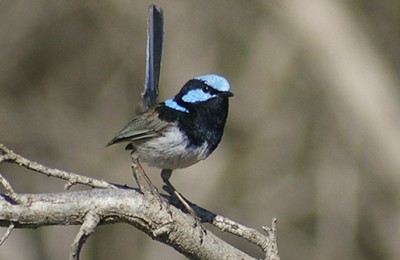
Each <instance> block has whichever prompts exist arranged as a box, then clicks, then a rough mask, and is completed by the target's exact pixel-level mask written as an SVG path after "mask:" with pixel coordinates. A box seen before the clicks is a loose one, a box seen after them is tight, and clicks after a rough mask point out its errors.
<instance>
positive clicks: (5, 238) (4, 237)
mask: <svg viewBox="0 0 400 260" xmlns="http://www.w3.org/2000/svg"><path fill="white" fill-rule="evenodd" d="M13 230H14V224H10V225H9V226H8V228H7V230H6V233H5V234H4V235H3V236H2V237H1V239H0V246H1V245H2V244H3V243H4V242H5V241H6V240H7V238H8V237H9V236H10V235H11V232H12V231H13Z"/></svg>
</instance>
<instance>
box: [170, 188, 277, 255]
mask: <svg viewBox="0 0 400 260" xmlns="http://www.w3.org/2000/svg"><path fill="white" fill-rule="evenodd" d="M163 189H164V190H165V191H167V192H168V193H169V194H170V195H171V196H172V198H171V203H173V204H174V205H177V206H178V204H179V202H178V200H174V196H173V190H171V189H170V187H168V186H164V187H163ZM184 200H186V202H187V203H188V204H189V205H190V207H191V208H192V209H193V210H194V211H195V212H196V214H197V215H198V216H199V217H200V218H201V220H202V221H204V222H208V223H210V224H212V225H213V226H215V227H217V228H218V229H220V230H221V231H222V232H228V233H231V234H233V235H236V236H238V237H241V238H243V239H245V240H247V241H249V242H250V243H252V244H254V245H256V246H258V247H260V248H261V250H262V251H263V252H266V253H267V252H269V251H270V248H271V246H272V244H271V243H275V244H276V236H275V234H276V233H274V232H276V218H273V222H272V223H273V226H272V228H273V229H270V228H269V227H263V229H264V230H266V228H267V229H268V230H266V231H267V232H268V236H265V235H263V234H262V233H261V232H259V231H258V230H256V229H253V228H248V227H246V226H243V225H241V224H239V223H237V222H235V221H233V220H231V219H229V218H226V217H223V216H221V215H217V214H215V213H213V212H211V211H208V210H206V209H204V208H202V207H200V206H198V205H196V204H193V203H191V202H190V201H189V200H187V199H186V198H184ZM276 252H277V250H276ZM274 259H279V258H274Z"/></svg>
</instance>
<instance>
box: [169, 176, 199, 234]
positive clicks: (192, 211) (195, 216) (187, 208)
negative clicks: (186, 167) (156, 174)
mask: <svg viewBox="0 0 400 260" xmlns="http://www.w3.org/2000/svg"><path fill="white" fill-rule="evenodd" d="M171 174H172V170H169V169H163V170H162V171H161V178H162V179H163V181H164V183H165V185H167V186H168V189H169V191H172V193H173V195H174V196H175V197H176V198H177V199H178V200H179V201H180V202H181V203H182V205H183V206H184V207H185V208H186V210H187V211H188V212H189V214H190V215H192V216H193V217H194V219H195V220H196V224H195V226H200V228H201V231H200V239H201V241H202V242H203V236H204V235H205V234H207V230H206V229H205V228H204V227H203V225H202V224H201V219H200V217H199V216H198V215H197V213H196V212H195V211H194V210H193V208H192V207H191V206H190V205H189V203H187V201H186V199H185V198H184V197H183V196H182V195H181V194H180V193H179V192H178V191H177V190H176V189H175V188H174V186H172V184H171V182H170V181H169V178H170V177H171Z"/></svg>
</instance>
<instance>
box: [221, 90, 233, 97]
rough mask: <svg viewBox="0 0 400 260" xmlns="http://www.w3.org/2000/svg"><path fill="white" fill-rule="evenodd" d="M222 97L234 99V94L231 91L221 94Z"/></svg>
mask: <svg viewBox="0 0 400 260" xmlns="http://www.w3.org/2000/svg"><path fill="white" fill-rule="evenodd" d="M219 95H220V96H221V97H233V96H234V95H233V93H232V92H230V91H224V92H221V93H220V94H219Z"/></svg>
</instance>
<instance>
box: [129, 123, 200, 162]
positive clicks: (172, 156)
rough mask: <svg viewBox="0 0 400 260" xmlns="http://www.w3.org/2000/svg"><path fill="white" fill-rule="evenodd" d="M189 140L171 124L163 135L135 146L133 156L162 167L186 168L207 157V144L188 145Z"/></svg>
mask: <svg viewBox="0 0 400 260" xmlns="http://www.w3.org/2000/svg"><path fill="white" fill-rule="evenodd" d="M188 143H189V140H188V139H187V137H186V136H185V135H184V134H182V133H181V132H180V131H179V129H178V128H177V127H174V126H171V127H169V128H168V129H166V130H165V131H163V135H161V136H160V137H157V138H153V139H150V140H149V141H146V142H143V143H141V144H138V145H137V146H135V148H136V149H135V151H134V152H133V153H132V156H133V157H134V158H136V159H139V160H140V161H141V162H144V163H147V164H148V165H150V166H153V167H157V168H161V169H177V168H185V167H188V166H190V165H193V164H195V163H197V162H199V161H200V160H204V159H206V158H207V156H208V153H207V144H206V143H204V144H203V145H201V146H199V147H189V148H188V147H187V146H188Z"/></svg>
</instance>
